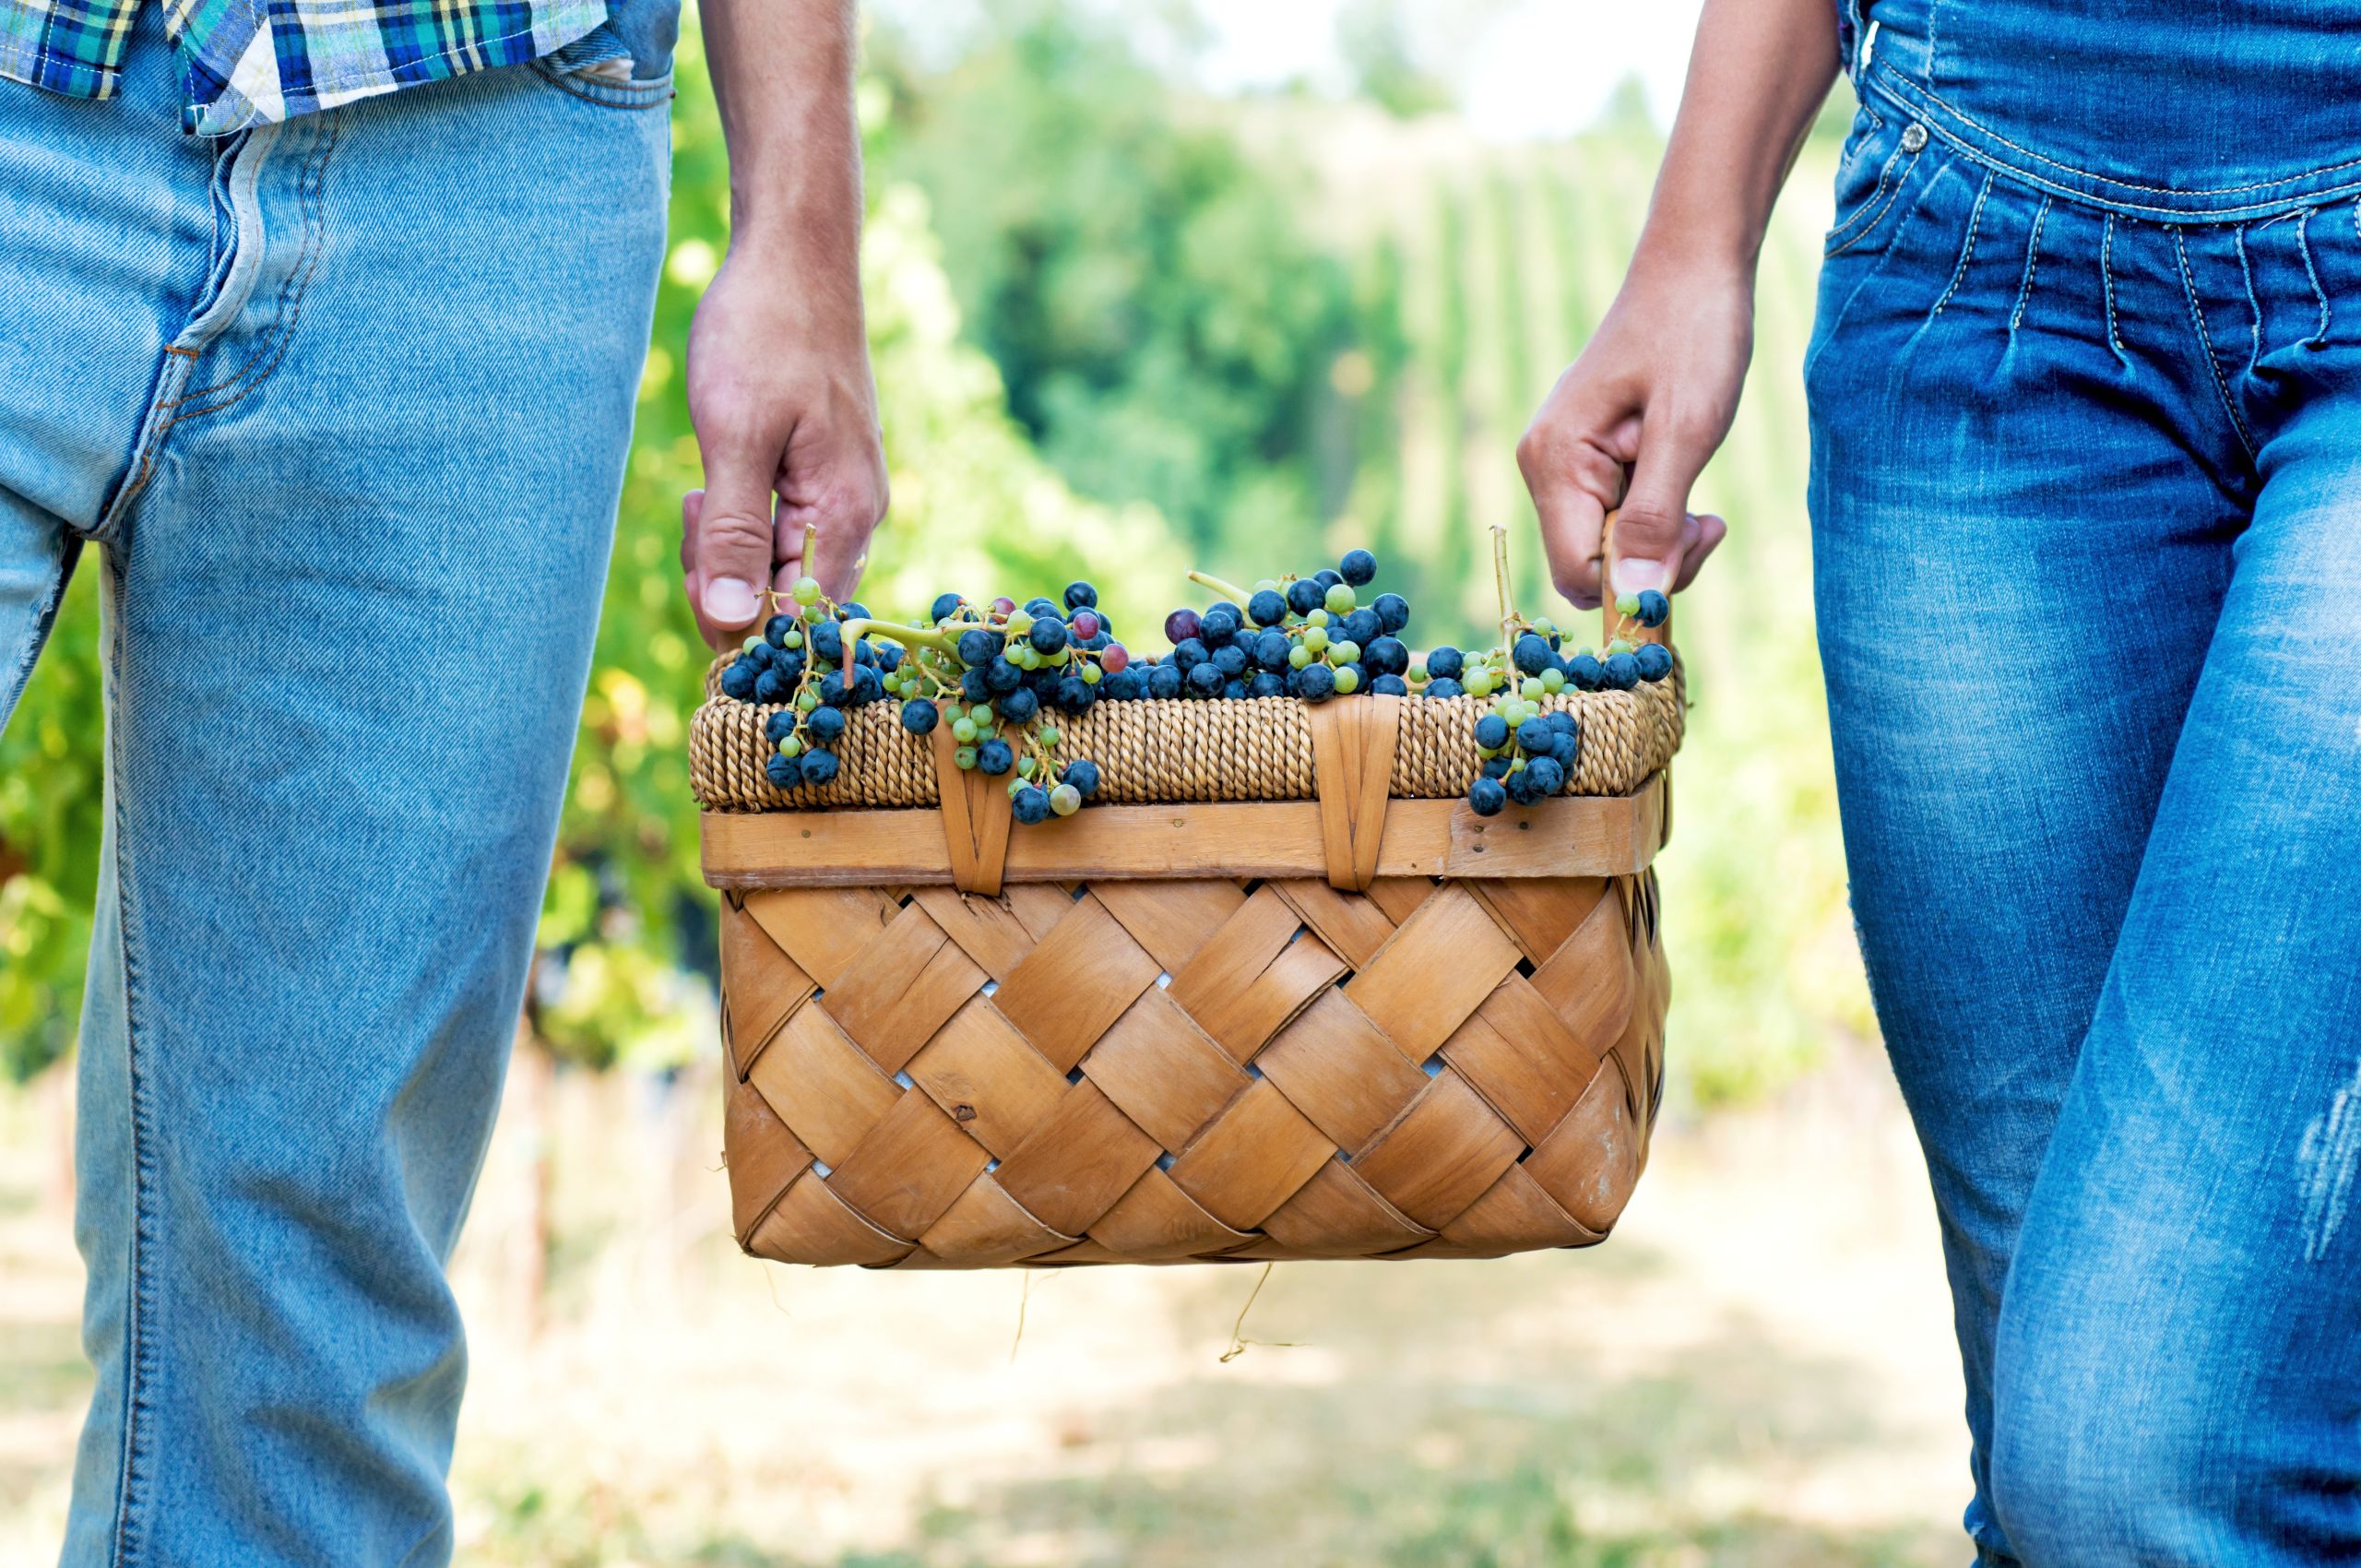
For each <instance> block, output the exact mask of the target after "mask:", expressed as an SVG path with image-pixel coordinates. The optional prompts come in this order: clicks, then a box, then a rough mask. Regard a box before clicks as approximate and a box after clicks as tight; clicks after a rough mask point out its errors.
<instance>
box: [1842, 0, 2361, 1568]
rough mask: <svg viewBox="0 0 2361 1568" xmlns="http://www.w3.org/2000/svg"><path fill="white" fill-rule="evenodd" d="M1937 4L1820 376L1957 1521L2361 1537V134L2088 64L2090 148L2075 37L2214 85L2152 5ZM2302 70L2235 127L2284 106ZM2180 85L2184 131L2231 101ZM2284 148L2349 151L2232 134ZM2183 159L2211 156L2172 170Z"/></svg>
mask: <svg viewBox="0 0 2361 1568" xmlns="http://www.w3.org/2000/svg"><path fill="white" fill-rule="evenodd" d="M1938 8H1940V10H1941V11H1942V16H1943V17H1944V18H1948V23H1947V25H1950V26H1952V27H1953V28H1955V29H1956V31H1957V34H1958V35H1961V36H1960V37H1957V38H1952V37H1949V36H1948V35H1946V39H1945V42H1942V43H1940V45H1930V43H1929V33H1928V29H1927V25H1926V24H1927V22H1928V18H1927V17H1926V16H1925V15H1924V14H1923V12H1924V11H1925V9H1926V7H1924V6H1916V5H1914V4H1888V3H1886V0H1880V3H1879V4H1877V5H1876V6H1874V7H1873V8H1872V9H1871V10H1870V12H1869V18H1870V19H1875V20H1878V21H1879V23H1880V28H1879V33H1878V36H1877V37H1876V39H1875V41H1874V42H1873V43H1871V44H1870V49H1871V52H1872V57H1871V59H1870V61H1869V63H1868V64H1867V65H1866V66H1864V67H1862V68H1860V69H1858V71H1857V79H1858V80H1859V82H1860V84H1861V87H1862V92H1863V107H1862V109H1861V111H1860V113H1859V115H1858V116H1857V120H1856V123H1855V127H1854V132H1853V136H1852V138H1851V140H1850V142H1849V144H1848V146H1847V148H1846V151H1845V162H1844V165H1843V169H1842V172H1840V175H1839V179H1838V187H1839V188H1838V220H1837V224H1836V227H1835V228H1834V229H1833V230H1832V231H1831V233H1830V236H1829V245H1828V251H1829V254H1828V259H1827V261H1826V262H1825V264H1824V269H1823V272H1822V274H1821V292H1820V318H1819V323H1818V327H1817V329H1816V333H1815V337H1814V341H1813V345H1812V349H1811V353H1810V358H1809V362H1808V368H1807V372H1806V382H1807V386H1808V389H1809V399H1810V406H1811V417H1812V480H1811V510H1812V517H1813V526H1814V539H1815V550H1816V557H1817V571H1816V584H1817V591H1818V597H1819V617H1820V635H1821V649H1822V655H1823V658H1824V660H1825V663H1826V667H1827V675H1828V689H1829V708H1830V715H1831V720H1832V724H1833V731H1834V736H1835V743H1836V764H1837V779H1838V785H1839V789H1840V792H1841V795H1842V800H1843V805H1844V818H1845V850H1846V855H1847V858H1848V860H1849V861H1850V865H1851V871H1852V878H1853V895H1854V905H1855V909H1856V911H1857V917H1858V920H1859V924H1860V932H1861V944H1862V950H1863V953H1864V954H1865V956H1866V957H1867V959H1868V964H1869V977H1870V983H1871V987H1872V990H1873V992H1874V995H1875V998H1876V1002H1877V1007H1878V1015H1879V1018H1880V1022H1881V1024H1882V1026H1883V1028H1884V1031H1885V1035H1886V1039H1887V1043H1888V1048H1889V1050H1890V1051H1891V1053H1892V1061H1893V1065H1894V1070H1895V1073H1896V1075H1897V1076H1898V1077H1899V1079H1900V1081H1901V1086H1902V1089H1903V1093H1904V1098H1905V1099H1906V1100H1907V1101H1908V1104H1909V1107H1910V1111H1911V1113H1912V1115H1913V1117H1914V1119H1915V1120H1916V1125H1917V1130H1918V1133H1919V1136H1920V1138H1921V1140H1922V1141H1923V1143H1924V1145H1925V1147H1926V1152H1927V1160H1928V1170H1929V1172H1930V1175H1931V1178H1932V1182H1933V1188H1934V1193H1935V1197H1936V1201H1937V1206H1938V1209H1939V1212H1940V1219H1941V1226H1942V1240H1943V1246H1944V1251H1945V1254H1946V1257H1947V1260H1948V1265H1949V1270H1950V1277H1951V1282H1952V1293H1953V1297H1954V1301H1955V1305H1956V1324H1957V1329H1958V1335H1959V1342H1960V1348H1961V1351H1962V1355H1963V1358H1964V1365H1965V1371H1966V1379H1967V1390H1968V1403H1967V1415H1968V1424H1969V1427H1970V1430H1971V1433H1972V1436H1973V1439H1974V1451H1973V1469H1974V1479H1975V1500H1974V1502H1973V1503H1972V1504H1971V1506H1970V1508H1969V1510H1968V1513H1967V1526H1968V1529H1969V1532H1970V1534H1971V1535H1972V1536H1973V1538H1974V1539H1975V1542H1976V1545H1977V1547H1978V1550H1979V1551H1980V1553H1981V1554H1982V1558H1981V1560H1982V1561H1986V1562H1993V1563H2016V1562H2023V1563H2028V1564H2035V1565H2038V1568H2047V1565H2051V1564H2085V1563H2101V1564H2147V1563H2157V1564H2165V1563H2172V1564H2182V1563H2190V1564H2195V1563H2202V1564H2209V1565H2230V1568H2246V1565H2249V1564H2296V1563H2318V1562H2331V1561H2334V1562H2350V1561H2355V1560H2361V1212H2356V1210H2361V1191H2356V1187H2355V1173H2356V1170H2361V206H2356V187H2355V183H2354V178H2353V176H2354V174H2355V170H2356V168H2361V165H2355V164H2353V163H2352V162H2351V160H2353V159H2354V158H2355V156H2356V155H2361V134H2355V136H2354V137H2351V138H2350V139H2347V140H2344V141H2343V142H2341V143H2338V144H2334V145H2326V144H2323V143H2321V142H2318V141H2305V140H2303V139H2302V138H2300V137H2297V138H2295V139H2292V140H2291V139H2286V138H2284V137H2272V136H2271V135H2270V134H2269V132H2268V130H2267V129H2266V130H2265V131H2263V132H2259V133H2257V132H2250V131H2246V130H2242V131H2239V132H2237V133H2236V134H2233V133H2231V132H2227V131H2225V132H2223V133H2222V134H2223V136H2224V137H2225V139H2224V140H2223V141H2222V143H2221V144H2220V145H2219V147H2218V148H2217V149H2216V150H2217V151H2218V152H2219V155H2220V156H2219V158H2218V159H2217V160H2214V161H2213V163H2212V164H2211V165H2209V164H2208V163H2207V160H2206V157H2205V154H2204V149H2203V148H2195V147H2190V146H2188V145H2161V146H2157V147H2154V148H2148V149H2143V148H2141V147H2140V146H2137V145H2132V146H2129V147H2112V146H2106V145H2102V146H2098V147H2096V148H2093V147H2090V146H2087V145H2082V144H2083V143H2087V142H2088V141H2089V140H2090V139H2091V138H2101V139H2102V140H2103V139H2104V138H2105V137H2106V136H2107V135H2108V134H2109V133H2110V129H2111V128H2112V129H2115V130H2118V131H2120V130H2121V128H2122V127H2123V126H2127V125H2128V126H2131V127H2134V128H2135V129H2138V130H2139V134H2142V135H2153V136H2157V137H2168V136H2169V135H2171V134H2173V133H2171V132H2169V131H2168V130H2166V129H2157V128H2154V127H2156V126H2159V125H2163V124H2164V122H2163V121H2160V120H2158V119H2157V117H2156V116H2155V115H2154V114H2153V113H2152V110H2153V105H2150V104H2148V103H2146V102H2145V101H2140V102H2134V101H2131V100H2130V98H2128V97H2127V98H2125V99H2124V100H2123V109H2124V113H2123V115H2122V116H2121V118H2120V119H2119V120H2118V121H2116V122H2109V121H2108V120H2107V119H2106V114H2105V112H2104V108H2103V106H2102V105H2101V104H2100V101H2102V100H2104V99H2105V98H2106V91H2107V89H2106V84H2105V82H2104V81H2103V80H2102V81H2099V82H2096V83H2094V82H2093V81H2092V80H2088V79H2084V77H2083V76H2080V75H2078V76H2077V77H2075V79H2074V80H2072V81H2070V82H2066V83H2061V84H2059V92H2060V94H2061V95H2063V96H2064V97H2065V98H2066V99H2067V100H2069V101H2070V105H2071V109H2072V112H2071V113H2064V114H2062V115H2059V116H2058V124H2060V125H2063V126H2065V127H2066V130H2065V131H2063V132H2061V135H2070V137H2072V138H2074V139H2075V140H2076V142H2077V145H2075V146H2073V147H2061V146H2058V145H2055V144H2050V143H2044V142H2042V141H2040V140H2039V137H2040V128H2039V126H2038V125H2034V126H2033V127H2031V128H2028V127H2027V126H2026V125H2021V124H2018V123H2016V122H2013V121H2011V119H2010V118H2009V114H2010V113H2011V108H2012V106H2013V111H2014V112H2015V113H2017V115H2018V117H2019V119H2024V118H2028V117H2030V118H2032V119H2034V120H2036V121H2037V120H2038V119H2039V118H2040V111H2042V110H2044V109H2046V108H2050V107H2054V105H2051V104H2048V103H2047V102H2046V101H2045V100H2044V98H2043V94H2044V93H2045V91H2047V89H2049V87H2050V85H2051V84H2050V82H2049V80H2048V78H2047V76H2046V75H2045V73H2046V72H2050V71H2053V70H2058V69H2062V68H2063V67H2062V66H2060V65H2058V61H2060V60H2062V59H2065V58H2067V57H2069V56H2071V57H2073V58H2074V59H2075V60H2077V61H2078V62H2079V64H2078V65H2077V70H2078V71H2079V70H2082V68H2083V67H2086V66H2089V65H2091V63H2092V61H2093V60H2095V61H2096V62H2097V69H2098V74H2099V76H2100V77H2106V75H2107V70H2108V63H2109V61H2110V59H2111V58H2113V59H2115V63H2116V66H2117V67H2118V68H2117V69H2116V72H2115V75H2116V77H2117V89H2116V90H2117V91H2118V93H2120V94H2140V93H2145V92H2150V91H2158V92H2164V93H2165V96H2166V97H2167V98H2169V97H2170V93H2171V91H2173V90H2179V89H2165V88H2159V87H2156V86H2155V85H2154V84H2153V83H2152V82H2149V81H2148V80H2147V79H2146V78H2143V77H2141V76H2140V74H2139V73H2138V72H2137V71H2135V70H2134V69H2133V68H2132V67H2131V65H2129V64H2126V63H2125V61H2126V60H2128V59H2129V58H2130V56H2132V55H2135V54H2137V53H2139V52H2140V51H2141V50H2142V49H2143V48H2147V47H2150V46H2153V45H2156V44H2157V42H2158V35H2157V34H2155V33H2154V32H2153V25H2163V24H2161V23H2159V22H2158V18H2157V17H2156V16H2154V15H2143V14H2142V13H2152V12H2153V11H2154V9H2155V6H2154V5H2153V0H2139V3H2137V4H2132V5H2130V6H2128V7H2125V8H2122V9H2120V10H2118V11H2117V12H2116V13H2114V14H2113V15H2112V16H2111V17H2110V18H2105V19H2100V20H2094V21H2091V22H2089V23H2088V24H2087V27H2086V30H2084V31H2082V32H2080V33H2077V32H2074V31H2073V30H2071V29H2070V28H2069V29H2068V30H2067V32H2066V35H2065V36H2063V37H2060V36H2059V35H2058V32H2057V30H2056V24H2057V23H2058V18H2059V15H2060V14H2061V13H2063V12H2068V11H2073V10H2077V9H2080V8H2081V7H2078V6H2050V7H2047V10H2048V12H2049V13H2050V15H2049V17H2048V18H2047V20H2048V23H2049V24H2050V25H2051V32H2050V34H2049V37H2048V42H2049V43H2050V44H2051V45H2053V46H2055V49H2054V51H2053V52H2052V53H2044V52H2042V51H2041V50H2037V49H2031V48H2028V49H2026V50H2024V51H2023V52H2021V53H2017V54H2014V55H2011V56H2010V58H2011V60H2013V61H2014V62H2016V64H2017V67H2018V69H2019V77H2018V79H2017V80H2016V83H2015V96H2014V98H2013V99H2012V100H2010V101H2006V102H2004V101H2002V100H2003V99H2005V98H2007V94H2006V92H2005V91H2004V90H2003V89H2005V87H2006V73H2005V72H1996V71H1994V70H1992V69H1991V68H1989V63H1988V62H1986V63H1985V64H1984V65H1978V62H1977V56H1976V53H1975V52H1976V49H1977V47H1978V45H1977V42H1976V40H1977V38H1978V30H1979V27H1981V28H1984V29H1985V30H1986V34H1987V37H1988V35H1989V34H1992V33H1998V34H2001V35H2007V34H2009V33H2010V31H2011V29H2012V28H2016V27H2018V26H2020V25H2022V24H2023V18H2025V16H2026V15H2027V14H2029V13H2032V12H2035V11H2038V10H2042V9H2044V7H2037V6H2030V5H2026V4H2022V3H2019V0H1992V4H1990V5H1988V6H1982V7H1977V8H1962V7H1957V6H1942V7H1938ZM2262 8H2264V7H2260V6H2259V7H2257V9H2262ZM2275 8H2276V9H2279V10H2282V11H2284V7H2275ZM2323 8H2324V9H2326V10H2332V9H2334V8H2335V7H2333V6H2325V7H2323ZM2166 9H2167V10H2169V9H2170V7H2166ZM2183 9H2185V7H2184V8H2183ZM1978 18H1981V19H1980V20H1979V19H1978ZM2347 20H2348V22H2349V20H2350V18H2347ZM2180 25H2183V26H2184V30H2183V31H2182V33H2181V34H2180V35H2179V36H2180V37H2181V39H2182V42H2181V43H2180V44H2179V45H2178V46H2177V47H2180V48H2183V49H2186V50H2189V51H2192V52H2194V51H2201V50H2209V49H2215V48H2217V47H2223V44H2222V41H2221V40H2220V39H2219V38H2217V37H2215V36H2214V35H2213V33H2212V32H2209V31H2207V30H2201V29H2197V28H2196V27H2195V26H2194V24H2180ZM2108 28H2116V29H2119V30H2124V32H2125V34H2126V36H2125V37H2124V38H2122V39H2117V40H2111V39H2110V38H2109V37H2108V36H2107V33H2106V29H2108ZM2297 30H2298V31H2300V30H2301V29H2300V28H2298V29H2297ZM2231 31H2233V32H2236V29H2232V30H2231ZM2166 36H2169V35H2166ZM2310 37H2311V44H2312V47H2313V48H2315V49H2316V50H2317V51H2318V52H2319V58H2321V59H2325V58H2327V57H2328V54H2329V52H2331V51H2342V52H2343V53H2339V54H2337V55H2336V56H2335V57H2336V58H2338V59H2343V58H2345V57H2347V56H2349V53H2350V51H2349V43H2348V42H2343V41H2342V40H2341V39H2339V38H2332V37H2331V34H2330V31H2329V30H2328V28H2327V26H2326V23H2325V21H2324V20H2323V21H2321V22H2319V23H2316V24H2315V25H2314V27H2313V30H2312V33H2311V35H2310ZM2239 38H2240V39H2242V40H2243V41H2244V42H2248V43H2252V42H2254V38H2253V37H2251V36H2248V35H2245V34H2241V35H2239ZM2343 38H2349V30H2347V31H2346V32H2345V33H2344V34H2343ZM2234 42H2236V41H2234ZM2281 42H2283V43H2284V40H2282V41H2281ZM2232 53H2235V51H2232ZM2117 57H2120V58H2117ZM2307 58H2309V57H2307ZM2311 63H2312V64H2314V65H2317V64H2318V61H2317V60H2314V61H2312V62H2311ZM2304 64H2305V62H2304V61H2296V62H2294V63H2292V65H2291V68H2290V69H2289V70H2288V71H2287V72H2285V73H2283V77H2284V79H2282V78H2274V77H2272V76H2271V75H2269V74H2268V73H2260V74H2258V75H2257V76H2256V77H2253V78H2252V80H2251V88H2252V93H2251V97H2250V100H2249V101H2243V102H2241V103H2239V104H2238V105H2237V106H2236V116H2235V117H2236V118H2238V119H2241V120H2260V121H2263V122H2265V123H2266V126H2267V125H2268V123H2269V122H2270V121H2271V119H2272V115H2273V114H2274V113H2276V110H2275V104H2276V102H2277V101H2278V100H2277V97H2276V96H2275V95H2282V94H2284V93H2286V92H2287V91H2289V90H2290V89H2289V88H2288V86H2287V83H2288V82H2290V81H2293V82H2296V83H2298V84H2301V83H2306V82H2309V81H2312V80H2313V79H2314V77H2317V75H2318V72H2317V71H2310V72H2308V71H2307V70H2304V69H2296V68H2293V67H2294V66H2295V65H2304ZM1857 65H1859V62H1857ZM2191 68H2192V71H2194V70H2195V69H2196V67H2195V65H2192V67H2191ZM2344 68H2345V69H2347V70H2348V71H2349V67H2344ZM1978 84H1981V85H1980V86H1979V85H1978ZM2069 89H2070V90H2069ZM2354 89H2355V84H2354V83H2353V82H2351V81H2349V80H2348V81H2347V82H2346V83H2345V85H2344V89H2343V101H2341V102H2340V103H2339V104H2334V105H2329V106H2326V107H2327V108H2330V109H2333V110H2335V112H2338V113H2345V114H2348V115H2350V114H2351V113H2353V112H2354V101H2355V90H2354ZM2304 90H2307V91H2308V90H2311V89H2308V88H2307V89H2304ZM1979 93H1981V94H1982V95H1983V96H1982V97H1981V98H1979V96H1978V94H1979ZM2076 95H2080V96H2079V97H2077V96H2076ZM2299 96H2300V94H2299ZM2084 100H2091V101H2089V102H2085V101H2084ZM2167 107H2168V108H2171V109H2173V110H2174V113H2177V114H2178V115H2179V116H2180V119H2181V120H2185V121H2187V122H2189V125H2188V126H2187V128H2186V129H2185V130H2184V131H2183V132H2181V133H2178V134H2180V135H2182V136H2183V137H2192V136H2194V137H2202V136H2206V135H2211V134H2213V130H2212V127H2213V126H2215V125H2219V124H2223V123H2225V121H2226V120H2227V119H2229V118H2232V117H2233V116H2208V115H2206V114H2203V113H2198V112H2197V110H2198V109H2200V108H2201V107H2202V106H2201V105H2198V106H2196V107H2192V105H2191V104H2189V103H2187V102H2182V103H2179V104H2177V105H2172V104H2168V105H2167ZM2319 107H2321V106H2318V105H2306V104H2303V103H2296V102H2291V103H2290V104H2289V105H2288V117H2287V121H2285V122H2283V126H2284V124H2286V123H2304V124H2309V123H2310V121H2309V120H2308V119H2307V118H2306V117H2307V116H2308V115H2310V114H2311V111H2312V109H2313V108H2319ZM2093 116H2095V118H2094V117H2093ZM2314 118H2316V116H2314ZM2171 119H2172V116H2171V115H2167V116H2165V120H2171ZM2174 123H2178V121H2175V122H2174ZM2265 148H2267V149H2268V150H2269V152H2270V154H2271V155H2272V156H2278V157H2284V158H2291V159H2296V160H2298V161H2306V160H2308V163H2309V164H2311V165H2314V167H2308V168H2293V169H2282V168H2270V167H2261V168H2258V167H2255V166H2254V165H2252V164H2251V163H2246V162H2242V161H2241V160H2245V159H2247V158H2248V156H2249V155H2250V154H2252V155H2255V156H2261V155H2262V149H2265ZM2151 153H2152V154H2153V166H2154V167H2156V168H2158V169H2162V170H2166V171H2173V170H2192V171H2196V173H2195V174H2194V175H2192V176H2190V177H2189V178H2188V179H2187V180H2186V181H2182V180H2180V179H2178V177H2177V176H2172V177H2163V178H2157V179H2153V180H2152V181H2145V182H2143V181H2142V180H2140V179H2139V178H2138V175H2139V172H2140V169H2141V167H2142V161H2141V160H2142V157H2143V156H2145V155H2147V154H2151ZM2110 160H2112V161H2110ZM2209 167H2210V168H2211V169H2212V171H2213V172H2212V174H2211V175H2210V176H2207V175H2206V170H2207V169H2208V168H2209Z"/></svg>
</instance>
